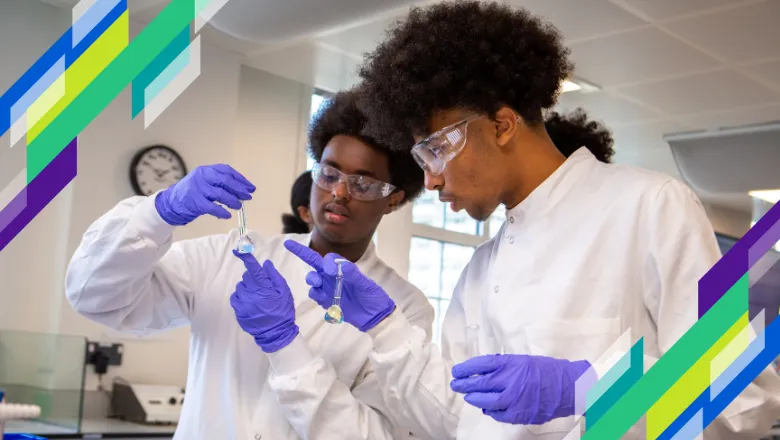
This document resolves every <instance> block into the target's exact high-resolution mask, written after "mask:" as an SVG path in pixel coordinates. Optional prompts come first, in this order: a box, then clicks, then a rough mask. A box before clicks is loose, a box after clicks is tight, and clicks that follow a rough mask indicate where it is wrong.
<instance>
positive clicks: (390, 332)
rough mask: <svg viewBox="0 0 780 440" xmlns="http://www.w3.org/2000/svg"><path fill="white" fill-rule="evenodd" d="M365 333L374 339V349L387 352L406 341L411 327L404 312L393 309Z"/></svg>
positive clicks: (411, 332)
mask: <svg viewBox="0 0 780 440" xmlns="http://www.w3.org/2000/svg"><path fill="white" fill-rule="evenodd" d="M366 333H368V335H369V336H371V338H372V339H373V340H374V350H375V351H376V352H377V353H387V352H389V351H392V350H393V349H395V348H398V347H400V346H401V345H403V344H404V343H405V342H406V341H408V340H409V339H410V338H411V337H412V335H413V328H412V325H411V324H409V321H407V320H406V317H405V316H404V314H403V313H402V312H401V311H399V310H398V309H395V311H394V312H393V313H391V314H390V315H389V316H388V317H387V318H385V319H384V320H383V321H382V322H380V323H379V324H377V325H376V327H374V328H372V329H371V330H369V331H368V332H366Z"/></svg>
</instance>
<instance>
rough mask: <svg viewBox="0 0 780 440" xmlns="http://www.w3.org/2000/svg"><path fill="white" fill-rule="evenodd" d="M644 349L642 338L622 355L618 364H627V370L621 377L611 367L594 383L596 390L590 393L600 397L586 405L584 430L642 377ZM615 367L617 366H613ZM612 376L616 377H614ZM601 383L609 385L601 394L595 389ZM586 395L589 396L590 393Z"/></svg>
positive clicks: (595, 421)
mask: <svg viewBox="0 0 780 440" xmlns="http://www.w3.org/2000/svg"><path fill="white" fill-rule="evenodd" d="M644 347H645V344H644V338H642V339H639V340H638V341H637V342H636V344H634V345H633V346H632V347H631V350H630V351H629V352H628V353H626V354H624V355H623V358H622V359H621V360H620V361H619V362H618V364H620V363H621V362H627V363H629V364H630V365H629V367H628V369H627V370H626V371H625V372H624V373H623V374H622V375H619V372H620V369H618V368H614V367H613V368H612V369H611V370H609V371H608V372H607V374H605V375H604V377H603V378H602V379H601V380H600V381H599V382H597V383H596V387H594V388H596V389H595V390H592V391H595V392H596V393H600V394H601V395H600V396H599V397H598V398H597V399H596V401H595V402H593V404H592V405H588V410H587V412H586V413H585V414H586V417H585V426H586V429H590V427H591V426H592V425H595V424H596V423H597V422H598V421H599V419H601V417H602V416H603V415H604V413H605V412H607V410H608V409H609V408H610V407H611V406H612V404H613V403H615V402H617V401H618V400H619V399H620V398H621V397H623V395H624V394H626V392H627V391H628V389H629V388H631V387H632V386H634V384H636V382H637V381H638V380H639V378H640V377H642V374H643V373H644V353H645V350H644ZM615 367H617V365H615ZM613 375H614V376H617V377H614V376H613ZM601 382H603V383H606V384H611V385H610V386H609V387H608V388H607V389H606V390H603V392H601V390H599V389H598V388H597V387H598V384H599V383H601ZM588 395H590V392H589V393H588Z"/></svg>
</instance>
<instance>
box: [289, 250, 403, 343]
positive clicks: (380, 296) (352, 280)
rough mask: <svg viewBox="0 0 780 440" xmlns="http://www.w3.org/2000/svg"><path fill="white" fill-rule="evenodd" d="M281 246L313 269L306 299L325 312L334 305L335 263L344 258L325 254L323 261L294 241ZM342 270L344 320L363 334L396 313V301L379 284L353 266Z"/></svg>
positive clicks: (308, 278) (308, 275) (348, 263)
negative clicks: (312, 301)
mask: <svg viewBox="0 0 780 440" xmlns="http://www.w3.org/2000/svg"><path fill="white" fill-rule="evenodd" d="M284 247H286V248H287V249H288V250H289V251H290V252H292V253H293V254H295V255H296V256H297V257H298V258H300V259H301V260H303V261H304V262H305V263H307V264H308V265H309V266H311V267H312V268H314V271H313V272H309V273H308V274H307V275H306V283H307V284H308V285H309V286H311V289H309V298H311V299H313V300H314V301H315V302H316V303H317V304H319V305H320V306H321V307H322V308H324V309H326V310H327V309H328V307H330V306H331V305H332V304H333V297H334V295H335V290H336V271H337V266H336V262H335V261H334V260H336V259H338V258H343V257H341V256H339V255H337V254H328V255H326V256H325V257H324V258H323V257H322V256H321V255H320V254H318V253H317V252H315V251H313V250H312V249H311V248H309V247H307V246H304V245H302V244H300V243H298V242H295V241H293V240H287V241H285V242H284ZM341 269H342V273H343V274H344V280H343V282H342V284H341V310H342V311H343V312H344V321H347V322H348V323H350V324H352V325H353V326H354V327H356V328H357V329H358V330H360V331H362V332H366V331H368V330H371V329H372V328H374V327H375V326H376V325H377V324H379V323H380V322H382V320H383V319H385V318H386V317H387V316H388V315H390V314H391V313H392V312H393V310H395V302H393V300H392V299H391V298H390V296H389V295H388V294H387V293H386V292H385V291H384V290H383V289H382V288H381V287H379V285H377V284H376V283H375V282H374V281H373V280H371V279H370V278H368V277H367V276H365V275H363V273H361V272H360V269H358V267H357V266H356V265H355V264H354V263H352V262H349V261H347V262H345V263H342V265H341Z"/></svg>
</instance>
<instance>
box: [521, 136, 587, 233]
mask: <svg viewBox="0 0 780 440" xmlns="http://www.w3.org/2000/svg"><path fill="white" fill-rule="evenodd" d="M595 162H598V161H597V159H596V157H595V156H594V155H593V153H591V152H590V150H588V149H587V148H585V147H580V148H579V149H578V150H577V151H575V152H574V153H572V155H571V156H569V157H568V158H567V159H566V161H565V162H564V163H563V164H561V166H559V167H558V169H556V170H555V171H554V172H553V173H552V174H551V175H550V176H549V177H548V178H547V179H545V180H544V182H542V183H541V185H539V186H537V187H536V189H534V190H533V191H532V192H531V194H529V195H528V197H526V198H525V200H523V201H522V202H520V203H518V204H517V206H515V207H514V208H512V209H507V210H506V216H507V219H509V217H514V218H515V219H518V220H523V221H527V220H528V219H530V218H539V217H541V216H544V215H545V214H546V213H547V212H548V210H549V209H551V208H552V207H554V206H555V205H556V204H557V203H558V202H559V201H560V200H561V199H563V198H564V197H565V196H566V194H567V193H568V192H569V191H570V190H571V188H573V187H574V186H575V185H576V182H577V181H578V180H579V179H580V177H581V176H582V172H581V171H585V169H587V168H589V167H588V166H587V165H589V164H592V163H595Z"/></svg>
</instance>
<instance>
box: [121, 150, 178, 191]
mask: <svg viewBox="0 0 780 440" xmlns="http://www.w3.org/2000/svg"><path fill="white" fill-rule="evenodd" d="M186 175H187V167H186V165H185V164H184V160H183V159H182V158H181V156H180V155H179V153H177V152H176V151H175V150H174V149H173V148H170V147H166V146H164V145H152V146H151V147H146V148H143V149H141V151H139V152H138V153H136V154H135V156H133V160H132V161H131V162H130V184H131V185H132V186H133V191H135V193H136V194H138V195H139V196H149V195H152V194H154V193H155V192H157V191H159V190H161V189H165V188H168V187H169V186H171V185H173V184H174V183H176V182H178V181H179V180H181V179H182V178H183V177H184V176H186Z"/></svg>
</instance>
